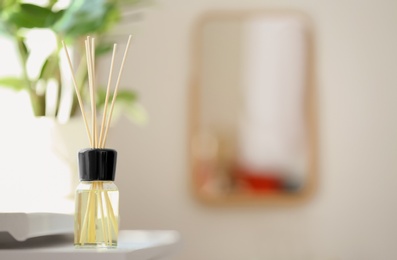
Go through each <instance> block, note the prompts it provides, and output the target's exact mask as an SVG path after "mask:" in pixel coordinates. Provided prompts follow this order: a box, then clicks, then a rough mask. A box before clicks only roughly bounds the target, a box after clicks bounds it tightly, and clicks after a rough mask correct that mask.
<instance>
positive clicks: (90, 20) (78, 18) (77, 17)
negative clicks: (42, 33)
mask: <svg viewBox="0 0 397 260" xmlns="http://www.w3.org/2000/svg"><path fill="white" fill-rule="evenodd" d="M118 17H119V11H118V9H117V8H116V4H115V3H111V2H108V1H106V0H90V1H85V0H74V1H72V4H71V5H70V6H69V8H68V9H67V10H66V11H65V13H64V15H63V16H62V18H61V19H60V20H59V21H58V22H57V23H56V24H55V25H54V30H55V31H57V32H59V33H62V34H64V35H65V36H66V37H70V38H76V37H79V36H83V35H86V34H90V33H101V32H104V31H105V30H106V29H108V28H109V27H110V26H111V25H113V23H115V22H116V21H117V20H118Z"/></svg>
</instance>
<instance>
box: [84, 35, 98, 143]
mask: <svg viewBox="0 0 397 260" xmlns="http://www.w3.org/2000/svg"><path fill="white" fill-rule="evenodd" d="M87 38H88V39H87V40H86V41H85V48H86V56H87V68H88V86H89V92H90V101H91V130H92V137H93V142H92V143H93V146H92V148H96V140H95V130H94V129H95V123H96V121H95V109H94V106H95V103H94V87H93V82H92V76H93V75H92V60H91V47H90V43H89V37H87Z"/></svg>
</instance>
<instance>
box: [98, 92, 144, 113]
mask: <svg viewBox="0 0 397 260" xmlns="http://www.w3.org/2000/svg"><path fill="white" fill-rule="evenodd" d="M97 93H98V94H97V95H98V96H97V107H100V108H102V107H103V106H104V105H105V99H106V88H103V87H102V88H99V89H98V92H97ZM137 99H138V97H137V94H136V93H135V92H134V91H131V90H125V89H124V90H119V91H118V93H117V97H116V104H117V103H120V102H123V103H126V104H133V103H134V102H135V101H136V100H137ZM112 100H113V94H110V95H109V101H108V102H109V105H110V103H111V102H112Z"/></svg>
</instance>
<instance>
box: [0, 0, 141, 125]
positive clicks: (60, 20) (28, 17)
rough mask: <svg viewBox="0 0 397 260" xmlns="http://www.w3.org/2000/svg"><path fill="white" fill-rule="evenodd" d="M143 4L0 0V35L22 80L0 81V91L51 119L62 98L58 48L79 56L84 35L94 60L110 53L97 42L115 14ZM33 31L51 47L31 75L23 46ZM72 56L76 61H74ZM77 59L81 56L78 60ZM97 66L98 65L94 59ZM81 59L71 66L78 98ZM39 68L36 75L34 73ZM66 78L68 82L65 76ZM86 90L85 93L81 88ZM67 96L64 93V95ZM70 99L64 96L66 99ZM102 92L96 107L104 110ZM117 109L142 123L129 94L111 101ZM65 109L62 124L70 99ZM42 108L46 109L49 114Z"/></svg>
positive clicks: (73, 106) (82, 80) (82, 75)
mask: <svg viewBox="0 0 397 260" xmlns="http://www.w3.org/2000/svg"><path fill="white" fill-rule="evenodd" d="M143 1H144V0H129V1H128V0H123V1H121V0H90V1H85V0H74V1H73V0H72V1H71V2H70V3H69V4H66V6H62V4H61V2H65V1H57V0H49V1H48V3H47V4H46V5H36V4H31V3H24V1H19V0H0V35H4V36H8V37H9V38H11V39H13V40H14V42H15V44H16V46H17V50H18V54H19V57H20V64H21V69H22V75H21V76H20V77H5V78H0V86H3V87H7V88H11V89H13V90H16V91H26V92H27V93H28V94H29V98H30V103H31V107H32V111H33V114H34V115H35V116H36V117H42V116H51V117H57V116H58V113H59V111H60V105H61V101H62V102H63V100H64V99H63V97H62V95H63V94H64V93H65V91H63V88H64V87H65V86H64V85H65V80H64V79H63V77H64V76H63V75H62V69H61V67H62V66H61V65H62V64H61V63H62V62H61V55H62V52H63V50H62V48H61V46H62V44H61V41H62V40H65V42H66V43H67V45H69V46H73V48H74V51H75V52H76V53H84V51H83V46H84V45H83V44H81V42H82V41H83V39H84V38H85V36H86V35H91V36H94V37H96V39H97V46H96V54H95V55H96V57H97V58H98V57H99V56H101V55H103V54H106V53H108V52H109V51H111V47H112V44H109V43H106V42H104V41H103V39H104V37H103V36H104V34H105V33H106V32H108V31H109V29H111V28H113V27H114V26H115V25H116V24H117V23H118V22H119V21H120V20H121V17H122V13H121V9H124V8H125V6H127V5H128V7H131V6H132V7H137V6H139V5H141V4H142V3H143ZM33 30H36V31H37V30H46V31H48V32H49V33H52V36H53V38H54V39H55V40H54V42H56V44H55V45H56V46H55V47H54V50H53V51H52V52H51V53H50V54H49V55H48V56H47V57H42V61H41V62H40V64H35V66H36V68H35V70H36V71H37V73H36V75H33V76H32V73H29V72H30V71H28V63H29V58H30V55H31V52H33V51H34V50H31V49H29V46H28V44H27V41H28V39H27V38H28V37H27V35H29V33H30V32H31V31H33ZM75 56H77V55H75ZM81 56H82V55H81ZM96 60H98V59H96ZM84 62H85V59H83V58H82V59H81V61H80V62H78V63H76V65H77V66H75V69H76V68H77V69H76V75H77V81H78V82H77V83H78V86H79V87H80V88H81V91H82V92H83V93H82V95H83V96H84V95H85V94H84V91H83V90H82V89H83V86H84V85H85V83H86V81H87V73H86V65H85V63H84ZM37 67H39V69H38V68H37ZM66 77H69V78H70V75H67V76H66ZM50 85H51V86H52V87H53V88H55V92H54V91H52V92H51V93H55V94H53V95H49V94H48V93H49V86H50ZM84 89H87V88H84ZM69 93H70V92H69ZM69 95H70V94H69ZM104 99H105V95H104V91H103V89H101V88H99V90H98V98H97V100H98V102H97V106H98V108H99V109H100V108H101V106H102V105H103V104H104ZM116 101H117V106H118V107H119V108H120V107H121V108H122V110H123V112H126V114H127V116H129V117H130V118H131V119H133V120H134V119H135V120H144V113H143V111H142V110H141V107H140V106H139V105H138V104H137V103H136V94H135V93H134V92H133V91H131V90H120V92H119V95H118V96H117V100H116ZM68 102H69V103H70V104H69V106H68V107H69V109H68V112H67V119H68V118H70V117H73V116H75V115H76V113H77V111H78V110H77V109H76V108H77V101H76V96H73V94H72V95H71V97H70V98H69V99H68ZM48 103H51V104H52V106H51V108H49V106H48ZM119 111H120V109H119Z"/></svg>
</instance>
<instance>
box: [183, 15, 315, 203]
mask: <svg viewBox="0 0 397 260" xmlns="http://www.w3.org/2000/svg"><path fill="white" fill-rule="evenodd" d="M193 36H194V37H193V41H192V46H193V52H192V54H193V55H192V57H193V58H192V78H191V80H192V81H191V83H192V84H191V95H190V97H189V104H190V106H191V107H190V113H189V119H190V121H189V129H190V135H189V145H190V147H189V152H190V155H191V169H192V180H193V187H194V190H195V193H196V195H197V196H198V198H200V199H201V200H204V201H206V202H214V203H233V202H244V201H249V202H255V201H257V202H290V201H300V200H302V199H304V198H307V197H308V196H309V195H310V194H311V193H312V191H313V188H314V186H315V185H314V184H315V179H316V176H317V173H316V157H317V151H316V124H315V120H314V118H315V117H314V111H315V98H314V97H315V95H314V86H313V75H314V73H313V62H312V54H311V53H312V46H311V45H312V43H311V41H312V39H311V28H310V23H309V22H308V19H307V18H306V17H305V16H304V15H302V14H298V13H292V12H234V13H233V12H216V13H211V14H207V15H205V16H204V17H203V18H202V19H200V21H199V22H198V23H197V26H196V28H195V30H194V33H193Z"/></svg>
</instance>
